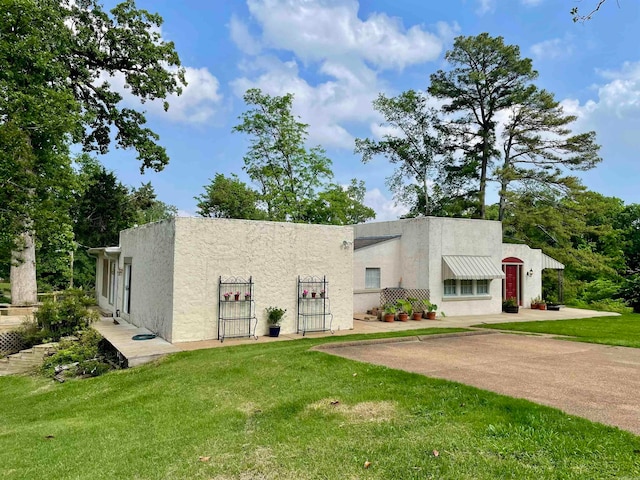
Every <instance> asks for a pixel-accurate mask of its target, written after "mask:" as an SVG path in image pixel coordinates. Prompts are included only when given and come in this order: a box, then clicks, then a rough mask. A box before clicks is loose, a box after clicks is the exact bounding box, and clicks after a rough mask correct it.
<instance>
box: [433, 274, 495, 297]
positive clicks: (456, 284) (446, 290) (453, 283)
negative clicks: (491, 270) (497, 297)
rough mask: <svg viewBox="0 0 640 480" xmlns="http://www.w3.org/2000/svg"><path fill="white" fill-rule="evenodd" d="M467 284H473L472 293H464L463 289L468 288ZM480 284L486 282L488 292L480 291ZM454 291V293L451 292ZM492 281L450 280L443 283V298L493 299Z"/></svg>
mask: <svg viewBox="0 0 640 480" xmlns="http://www.w3.org/2000/svg"><path fill="white" fill-rule="evenodd" d="M467 282H471V285H470V286H471V291H470V292H469V291H467V292H466V293H465V292H463V287H465V286H468V284H467ZM478 282H486V292H480V291H478ZM452 289H453V292H451V290H452ZM490 292H491V279H478V280H454V279H448V280H444V281H443V282H442V297H443V298H445V299H455V298H461V299H462V298H464V299H467V298H469V299H471V298H474V297H477V298H479V299H480V298H482V299H485V298H491V293H490Z"/></svg>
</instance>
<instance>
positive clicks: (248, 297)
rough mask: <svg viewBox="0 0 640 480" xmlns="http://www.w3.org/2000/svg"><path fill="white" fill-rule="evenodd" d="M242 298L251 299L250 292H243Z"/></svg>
mask: <svg viewBox="0 0 640 480" xmlns="http://www.w3.org/2000/svg"><path fill="white" fill-rule="evenodd" d="M244 299H245V300H251V292H244Z"/></svg>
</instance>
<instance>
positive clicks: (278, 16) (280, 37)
mask: <svg viewBox="0 0 640 480" xmlns="http://www.w3.org/2000/svg"><path fill="white" fill-rule="evenodd" d="M247 4H248V7H249V11H250V13H251V15H252V17H253V18H254V19H255V20H256V22H258V23H259V24H260V26H261V27H262V41H263V43H264V44H265V45H266V46H268V47H271V48H276V49H283V50H290V51H292V52H294V53H295V55H296V56H297V57H298V58H299V59H301V60H303V61H305V62H309V61H311V62H316V61H322V60H324V59H326V58H345V57H356V58H360V59H362V60H364V61H367V62H369V63H371V64H372V65H374V66H375V67H378V68H404V67H405V66H407V65H412V64H419V63H423V62H426V61H429V60H435V59H436V58H437V57H438V56H439V55H440V52H441V51H442V39H441V38H440V37H439V36H438V35H435V34H433V33H431V32H429V31H427V30H425V29H424V28H423V27H422V26H418V25H414V26H412V27H410V28H409V29H405V28H404V26H403V25H402V22H401V20H399V19H397V18H393V17H389V16H388V15H386V14H384V13H373V14H371V15H370V16H369V17H368V18H367V19H366V20H361V19H360V18H359V17H358V7H359V5H358V2H357V1H355V0H306V1H300V0H248V1H247ZM283 26H286V27H285V28H283ZM439 28H441V29H442V28H443V25H441V26H440V27H439Z"/></svg>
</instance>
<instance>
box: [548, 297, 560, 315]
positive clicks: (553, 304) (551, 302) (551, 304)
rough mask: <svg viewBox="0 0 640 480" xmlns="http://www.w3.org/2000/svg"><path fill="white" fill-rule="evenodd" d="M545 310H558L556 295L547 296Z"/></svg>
mask: <svg viewBox="0 0 640 480" xmlns="http://www.w3.org/2000/svg"><path fill="white" fill-rule="evenodd" d="M547 310H552V311H555V312H557V311H559V310H560V304H559V303H558V297H557V296H555V295H553V294H551V295H549V296H548V297H547Z"/></svg>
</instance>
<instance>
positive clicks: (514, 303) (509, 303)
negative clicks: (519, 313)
mask: <svg viewBox="0 0 640 480" xmlns="http://www.w3.org/2000/svg"><path fill="white" fill-rule="evenodd" d="M502 306H503V307H517V306H518V300H517V299H516V297H509V298H507V299H506V300H505V301H504V302H502Z"/></svg>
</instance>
